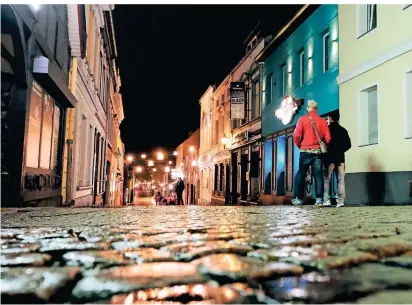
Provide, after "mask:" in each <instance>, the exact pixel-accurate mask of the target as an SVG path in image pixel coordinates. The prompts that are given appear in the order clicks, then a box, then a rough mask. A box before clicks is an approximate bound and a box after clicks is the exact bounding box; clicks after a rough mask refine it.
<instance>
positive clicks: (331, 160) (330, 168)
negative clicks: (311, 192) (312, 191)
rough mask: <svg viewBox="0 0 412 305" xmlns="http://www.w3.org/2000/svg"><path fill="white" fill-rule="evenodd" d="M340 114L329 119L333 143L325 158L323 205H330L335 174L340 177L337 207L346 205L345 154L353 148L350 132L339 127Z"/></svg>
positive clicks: (334, 114) (335, 113)
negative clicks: (331, 187)
mask: <svg viewBox="0 0 412 305" xmlns="http://www.w3.org/2000/svg"><path fill="white" fill-rule="evenodd" d="M338 121H339V112H338V111H337V112H334V113H332V114H331V115H330V116H329V117H328V123H329V131H330V135H331V141H330V143H329V147H328V153H327V154H326V156H325V171H324V182H325V186H324V195H323V205H324V206H326V205H330V204H331V202H330V182H331V179H332V175H333V173H334V172H337V177H338V199H337V204H336V207H342V206H344V205H345V152H347V151H348V150H349V149H350V148H351V140H350V137H349V134H348V131H347V130H346V129H345V128H343V127H342V126H340V125H339V123H338Z"/></svg>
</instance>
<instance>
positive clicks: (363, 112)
mask: <svg viewBox="0 0 412 305" xmlns="http://www.w3.org/2000/svg"><path fill="white" fill-rule="evenodd" d="M378 138H379V120H378V87H377V86H372V87H370V88H367V89H365V90H362V91H361V92H360V100H359V146H365V145H374V144H378Z"/></svg>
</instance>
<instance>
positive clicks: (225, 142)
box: [220, 137, 230, 145]
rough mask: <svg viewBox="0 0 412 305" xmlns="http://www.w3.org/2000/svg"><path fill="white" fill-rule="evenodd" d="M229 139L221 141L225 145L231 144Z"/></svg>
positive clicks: (225, 138)
mask: <svg viewBox="0 0 412 305" xmlns="http://www.w3.org/2000/svg"><path fill="white" fill-rule="evenodd" d="M229 140H230V139H229V138H228V137H223V138H222V139H221V140H220V141H221V142H222V144H223V145H227V144H229Z"/></svg>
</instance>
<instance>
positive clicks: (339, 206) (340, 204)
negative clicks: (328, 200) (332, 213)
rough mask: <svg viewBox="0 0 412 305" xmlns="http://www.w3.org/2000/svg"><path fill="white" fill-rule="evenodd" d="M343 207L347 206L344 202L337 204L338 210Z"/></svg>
mask: <svg viewBox="0 0 412 305" xmlns="http://www.w3.org/2000/svg"><path fill="white" fill-rule="evenodd" d="M343 206H345V203H344V202H342V201H338V202H337V203H336V207H337V208H341V207H343Z"/></svg>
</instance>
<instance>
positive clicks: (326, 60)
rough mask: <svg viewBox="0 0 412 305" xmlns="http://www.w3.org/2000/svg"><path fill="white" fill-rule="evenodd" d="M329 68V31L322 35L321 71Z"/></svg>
mask: <svg viewBox="0 0 412 305" xmlns="http://www.w3.org/2000/svg"><path fill="white" fill-rule="evenodd" d="M328 70H329V33H326V34H325V35H324V36H323V72H327V71H328Z"/></svg>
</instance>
